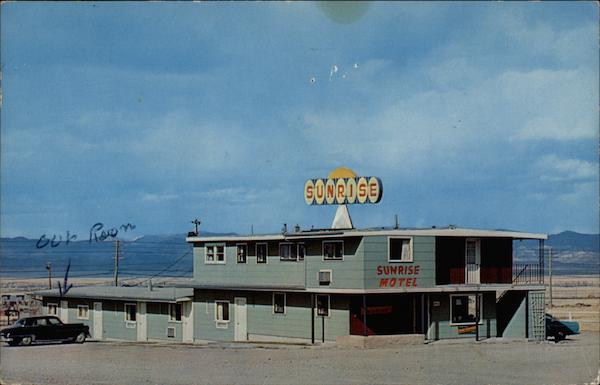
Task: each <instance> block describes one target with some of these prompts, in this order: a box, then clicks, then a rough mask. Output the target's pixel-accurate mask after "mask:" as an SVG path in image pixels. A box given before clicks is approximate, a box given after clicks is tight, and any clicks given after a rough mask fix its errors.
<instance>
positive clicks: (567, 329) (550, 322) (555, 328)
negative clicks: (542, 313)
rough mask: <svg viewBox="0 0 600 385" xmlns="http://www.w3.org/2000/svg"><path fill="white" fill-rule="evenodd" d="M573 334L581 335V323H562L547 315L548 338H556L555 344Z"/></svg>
mask: <svg viewBox="0 0 600 385" xmlns="http://www.w3.org/2000/svg"><path fill="white" fill-rule="evenodd" d="M573 334H579V323H577V322H575V321H561V320H558V319H556V318H554V317H553V316H552V315H551V314H546V337H554V342H558V341H562V340H564V339H565V338H566V337H567V336H570V335H573Z"/></svg>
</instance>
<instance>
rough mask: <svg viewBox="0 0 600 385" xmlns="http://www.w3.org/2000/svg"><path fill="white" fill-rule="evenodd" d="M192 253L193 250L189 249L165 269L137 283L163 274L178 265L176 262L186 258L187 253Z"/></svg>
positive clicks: (139, 283)
mask: <svg viewBox="0 0 600 385" xmlns="http://www.w3.org/2000/svg"><path fill="white" fill-rule="evenodd" d="M190 253H191V251H188V252H186V253H185V254H183V255H181V256H180V257H179V258H177V259H176V260H175V261H174V262H173V263H171V264H170V265H169V266H167V267H165V268H164V269H163V270H161V271H160V272H158V273H156V274H154V275H153V276H151V277H149V278H147V279H145V280H143V281H140V282H138V283H137V286H139V285H141V284H142V283H144V282H147V281H149V280H151V279H152V278H154V277H156V276H159V275H160V274H162V273H164V272H165V271H167V270H169V268H171V267H173V266H175V265H176V264H177V263H178V262H179V261H181V260H182V259H183V258H184V257H185V256H186V255H188V254H190Z"/></svg>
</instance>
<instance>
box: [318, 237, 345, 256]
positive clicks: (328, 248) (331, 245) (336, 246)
mask: <svg viewBox="0 0 600 385" xmlns="http://www.w3.org/2000/svg"><path fill="white" fill-rule="evenodd" d="M343 258H344V241H324V242H323V259H343Z"/></svg>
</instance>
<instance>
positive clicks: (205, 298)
mask: <svg viewBox="0 0 600 385" xmlns="http://www.w3.org/2000/svg"><path fill="white" fill-rule="evenodd" d="M194 297H195V299H194V304H193V306H194V338H195V339H200V340H210V341H233V337H234V334H233V331H234V322H235V319H234V317H235V314H234V310H233V304H234V297H235V295H234V294H233V293H232V292H225V291H224V292H219V291H199V290H196V293H195V295H194ZM216 300H224V301H229V323H228V324H227V328H225V329H221V328H217V326H216V322H215V301H216Z"/></svg>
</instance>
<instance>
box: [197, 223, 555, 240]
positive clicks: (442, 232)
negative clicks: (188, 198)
mask: <svg viewBox="0 0 600 385" xmlns="http://www.w3.org/2000/svg"><path fill="white" fill-rule="evenodd" d="M365 236H406V237H411V236H433V237H473V238H512V239H515V240H526V239H532V240H546V239H548V235H547V234H538V233H524V232H520V231H507V230H479V229H467V228H453V227H450V228H430V229H380V230H353V229H348V230H332V231H326V230H325V231H314V232H313V231H301V232H297V233H287V234H270V235H269V234H266V235H264V234H263V235H229V236H210V237H201V236H196V237H187V238H186V242H189V243H196V242H226V241H228V242H236V241H237V242H243V241H268V240H272V241H273V240H274V241H277V240H288V239H307V238H340V237H365Z"/></svg>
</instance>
